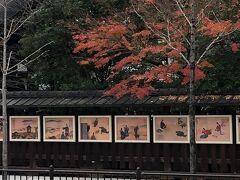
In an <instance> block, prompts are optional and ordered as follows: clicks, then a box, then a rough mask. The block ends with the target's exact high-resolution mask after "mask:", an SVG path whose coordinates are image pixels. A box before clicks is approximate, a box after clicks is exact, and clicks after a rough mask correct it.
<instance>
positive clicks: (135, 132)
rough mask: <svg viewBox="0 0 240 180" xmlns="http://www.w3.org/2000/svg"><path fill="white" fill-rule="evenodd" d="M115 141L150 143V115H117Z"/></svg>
mask: <svg viewBox="0 0 240 180" xmlns="http://www.w3.org/2000/svg"><path fill="white" fill-rule="evenodd" d="M115 142H121V143H149V142H150V132H149V116H115Z"/></svg>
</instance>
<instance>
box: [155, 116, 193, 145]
mask: <svg viewBox="0 0 240 180" xmlns="http://www.w3.org/2000/svg"><path fill="white" fill-rule="evenodd" d="M153 132H154V133H153V142H154V143H189V117H188V116H182V115H179V116H153Z"/></svg>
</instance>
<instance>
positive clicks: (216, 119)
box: [195, 115, 232, 144]
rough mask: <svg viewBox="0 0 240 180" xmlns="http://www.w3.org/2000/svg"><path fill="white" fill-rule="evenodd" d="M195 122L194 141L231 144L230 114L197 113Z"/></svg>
mask: <svg viewBox="0 0 240 180" xmlns="http://www.w3.org/2000/svg"><path fill="white" fill-rule="evenodd" d="M195 122H196V123H195V135H196V137H195V138H196V143H198V144H232V116H231V115H206V116H200V115H199V116H196V121H195Z"/></svg>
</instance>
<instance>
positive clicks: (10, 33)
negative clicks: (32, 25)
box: [8, 9, 40, 38]
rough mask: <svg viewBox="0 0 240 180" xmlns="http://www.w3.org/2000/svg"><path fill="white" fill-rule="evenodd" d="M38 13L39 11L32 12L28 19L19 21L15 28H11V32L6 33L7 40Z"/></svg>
mask: <svg viewBox="0 0 240 180" xmlns="http://www.w3.org/2000/svg"><path fill="white" fill-rule="evenodd" d="M39 11H40V9H38V10H36V11H34V12H32V13H31V14H30V15H29V16H28V17H26V18H25V19H23V20H22V19H20V20H19V21H18V22H17V23H16V24H15V26H14V27H13V28H12V31H9V32H8V34H9V35H8V38H9V37H10V36H11V35H13V34H14V33H16V31H18V30H19V29H20V28H21V27H22V26H23V25H24V24H25V23H26V22H27V21H28V20H29V19H31V18H32V17H33V16H34V15H35V14H37V13H38V12H39Z"/></svg>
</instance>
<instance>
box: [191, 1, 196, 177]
mask: <svg viewBox="0 0 240 180" xmlns="http://www.w3.org/2000/svg"><path fill="white" fill-rule="evenodd" d="M191 11H192V14H191V39H190V44H191V47H190V57H189V58H190V59H189V60H190V82H189V118H190V156H189V161H190V173H196V165H197V163H196V143H195V65H196V19H197V17H196V2H195V0H191ZM192 179H193V178H192Z"/></svg>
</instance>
